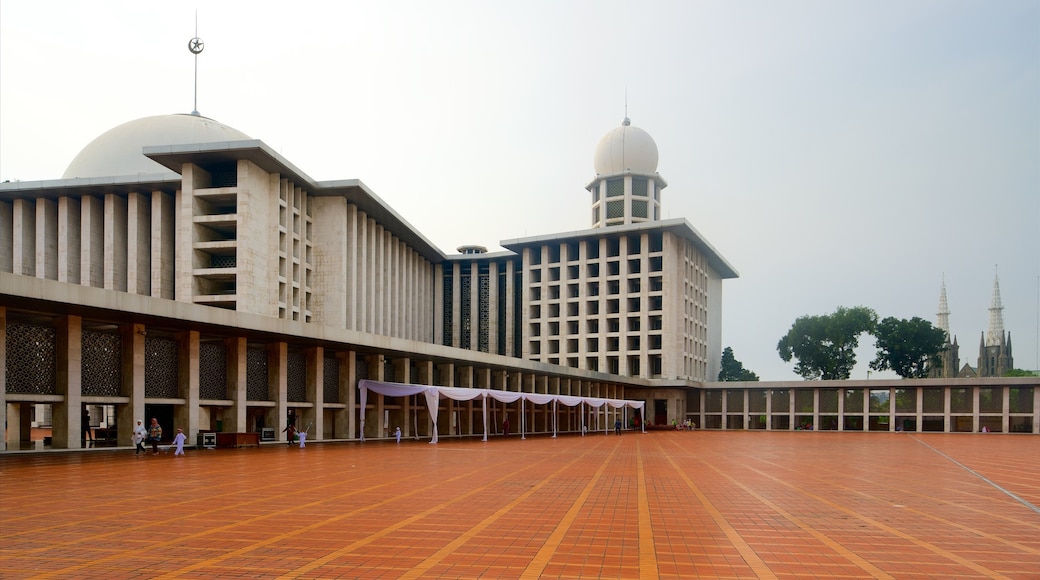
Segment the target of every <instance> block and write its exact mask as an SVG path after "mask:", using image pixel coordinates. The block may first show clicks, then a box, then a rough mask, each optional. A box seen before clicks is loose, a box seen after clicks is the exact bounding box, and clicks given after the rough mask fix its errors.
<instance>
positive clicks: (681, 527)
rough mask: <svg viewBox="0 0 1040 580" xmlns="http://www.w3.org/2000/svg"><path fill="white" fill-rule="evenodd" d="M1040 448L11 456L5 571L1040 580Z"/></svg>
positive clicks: (895, 442) (273, 450) (916, 443)
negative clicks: (1014, 579) (1009, 579)
mask: <svg viewBox="0 0 1040 580" xmlns="http://www.w3.org/2000/svg"><path fill="white" fill-rule="evenodd" d="M1038 506H1040V438H1037V437H1035V436H1024V435H998V434H988V435H980V434H908V433H813V432H720V431H698V432H693V433H677V432H651V433H645V434H640V433H635V432H626V433H624V434H623V435H622V436H620V437H618V436H615V435H612V434H611V435H603V434H596V435H590V436H588V437H579V436H575V435H567V436H561V437H559V438H556V439H552V438H549V437H544V436H541V437H529V438H528V439H527V440H520V439H519V438H518V437H511V438H509V439H502V438H496V439H492V440H491V441H489V442H487V443H482V442H480V441H478V440H472V439H468V440H445V439H442V441H441V443H440V444H439V445H430V444H428V443H427V442H426V441H406V442H404V443H402V444H400V445H395V444H393V443H386V442H369V443H365V444H357V443H328V444H318V443H310V444H308V446H307V448H306V449H299V448H297V447H292V448H289V447H287V446H285V445H270V446H264V447H262V448H259V449H255V448H254V449H238V450H224V449H221V450H210V451H206V450H188V452H187V455H186V456H185V457H174V456H172V455H160V456H157V457H156V456H151V455H148V456H140V457H135V455H134V453H133V450H126V449H120V450H93V451H85V452H48V453H35V454H13V453H9V454H4V455H0V578H4V579H15V578H62V579H70V578H106V579H111V578H899V579H905V578H1034V579H1035V578H1040V511H1038V510H1040V508H1038Z"/></svg>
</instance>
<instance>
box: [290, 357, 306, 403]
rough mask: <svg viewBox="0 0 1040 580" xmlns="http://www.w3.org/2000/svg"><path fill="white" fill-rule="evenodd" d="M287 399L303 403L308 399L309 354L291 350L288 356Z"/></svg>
mask: <svg viewBox="0 0 1040 580" xmlns="http://www.w3.org/2000/svg"><path fill="white" fill-rule="evenodd" d="M285 363H286V373H285V374H286V377H285V378H286V389H287V392H286V400H288V401H292V402H293V403H302V402H304V401H306V400H307V356H306V355H305V354H303V353H302V352H290V353H288V355H287V356H286V360H285Z"/></svg>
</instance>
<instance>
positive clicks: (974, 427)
mask: <svg viewBox="0 0 1040 580" xmlns="http://www.w3.org/2000/svg"><path fill="white" fill-rule="evenodd" d="M980 366H981V365H980ZM971 432H972V433H978V432H979V387H972V388H971Z"/></svg>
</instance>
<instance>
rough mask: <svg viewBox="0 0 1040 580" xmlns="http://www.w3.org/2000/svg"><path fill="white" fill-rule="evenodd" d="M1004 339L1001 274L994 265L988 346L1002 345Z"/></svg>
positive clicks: (987, 336)
mask: <svg viewBox="0 0 1040 580" xmlns="http://www.w3.org/2000/svg"><path fill="white" fill-rule="evenodd" d="M1003 340H1004V306H1003V305H1002V304H1001V303H1000V276H999V275H998V274H997V272H996V267H994V275H993V299H992V300H991V301H990V304H989V330H988V331H987V332H986V346H1000V343H1001V342H1003Z"/></svg>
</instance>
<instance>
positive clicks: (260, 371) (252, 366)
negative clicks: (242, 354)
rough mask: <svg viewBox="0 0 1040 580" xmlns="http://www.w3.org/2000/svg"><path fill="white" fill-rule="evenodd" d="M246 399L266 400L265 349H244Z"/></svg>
mask: <svg viewBox="0 0 1040 580" xmlns="http://www.w3.org/2000/svg"><path fill="white" fill-rule="evenodd" d="M246 400H247V401H267V400H268V397H267V351H266V350H264V349H262V348H251V349H248V350H247V351H246Z"/></svg>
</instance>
